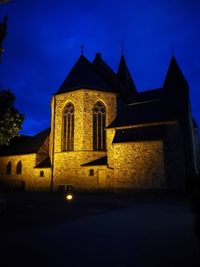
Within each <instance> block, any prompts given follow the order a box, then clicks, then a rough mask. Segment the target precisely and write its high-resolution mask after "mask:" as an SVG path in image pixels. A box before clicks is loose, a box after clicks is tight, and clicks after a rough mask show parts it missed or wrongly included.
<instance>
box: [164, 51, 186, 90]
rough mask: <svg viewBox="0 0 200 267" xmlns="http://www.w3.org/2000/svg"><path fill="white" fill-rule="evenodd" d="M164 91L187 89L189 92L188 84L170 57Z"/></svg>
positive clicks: (175, 62)
mask: <svg viewBox="0 0 200 267" xmlns="http://www.w3.org/2000/svg"><path fill="white" fill-rule="evenodd" d="M163 88H164V89H166V88H167V89H187V90H189V86H188V83H187V81H186V79H185V77H184V75H183V73H182V71H181V69H180V67H179V65H178V63H177V61H176V59H175V57H174V55H172V58H171V61H170V64H169V68H168V71H167V75H166V78H165V82H164V85H163Z"/></svg>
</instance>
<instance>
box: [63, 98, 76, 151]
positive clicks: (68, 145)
mask: <svg viewBox="0 0 200 267" xmlns="http://www.w3.org/2000/svg"><path fill="white" fill-rule="evenodd" d="M62 137H63V138H62V147H63V151H72V150H74V105H73V104H72V103H71V102H70V103H68V104H67V105H66V106H65V108H64V111H63V135H62Z"/></svg>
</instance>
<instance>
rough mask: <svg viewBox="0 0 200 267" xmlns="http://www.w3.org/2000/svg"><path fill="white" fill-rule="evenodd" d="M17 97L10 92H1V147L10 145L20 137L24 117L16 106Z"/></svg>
mask: <svg viewBox="0 0 200 267" xmlns="http://www.w3.org/2000/svg"><path fill="white" fill-rule="evenodd" d="M14 102H15V96H14V95H13V94H12V93H11V92H10V90H0V145H8V144H9V143H10V140H11V139H12V138H13V137H15V136H19V131H20V130H21V125H22V123H23V121H24V115H23V114H20V113H19V112H18V110H17V109H16V108H15V106H14Z"/></svg>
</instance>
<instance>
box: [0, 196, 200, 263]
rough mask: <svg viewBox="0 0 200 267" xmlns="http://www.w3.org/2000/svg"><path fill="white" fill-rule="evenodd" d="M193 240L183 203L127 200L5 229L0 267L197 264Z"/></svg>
mask: <svg viewBox="0 0 200 267" xmlns="http://www.w3.org/2000/svg"><path fill="white" fill-rule="evenodd" d="M120 201H122V200H120ZM104 204H105V203H104ZM126 204H127V202H126ZM91 212H92V211H91ZM93 212H94V214H95V212H96V211H95V210H94V209H93ZM196 241H197V240H196V238H195V235H194V231H193V214H192V213H191V209H190V207H189V206H188V204H187V203H186V202H184V201H183V202H182V201H178V202H177V201H167V202H166V201H164V202H163V203H159V201H156V202H155V201H135V202H134V201H132V202H131V201H130V203H129V205H126V208H123V209H115V210H113V211H111V210H110V211H109V212H107V213H104V214H99V213H98V212H97V214H96V215H94V216H89V217H83V218H79V219H78V220H74V221H68V222H66V223H64V224H59V225H55V226H50V227H47V228H40V229H32V230H30V231H15V232H12V233H11V232H7V233H6V235H5V236H4V237H3V239H1V252H0V253H1V260H0V261H1V262H0V266H1V267H4V266H22V267H23V266H27V267H29V266H30V267H32V266H94V267H95V266H102V267H103V266H105V267H107V266H108V267H110V266H116V267H118V266H120V267H123V266H125V267H126V266H133V267H138V266H139V267H140V266H154V267H157V266H160V267H165V266H168V267H179V266H180V267H184V266H185V267H186V266H187V267H192V266H200V264H198V248H197V242H196Z"/></svg>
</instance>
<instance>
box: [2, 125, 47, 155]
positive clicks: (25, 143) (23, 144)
mask: <svg viewBox="0 0 200 267" xmlns="http://www.w3.org/2000/svg"><path fill="white" fill-rule="evenodd" d="M49 134H50V129H49V128H48V129H46V130H44V131H42V132H40V133H38V134H36V135H34V136H32V137H28V138H25V139H23V138H22V139H23V140H22V139H21V138H19V140H18V141H17V140H16V141H14V142H13V143H12V142H11V143H10V145H9V146H4V147H3V148H2V149H0V155H1V156H4V155H20V154H31V153H36V152H37V151H38V150H39V148H40V147H41V146H42V144H43V143H44V141H45V140H46V138H47V136H48V135H49Z"/></svg>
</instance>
